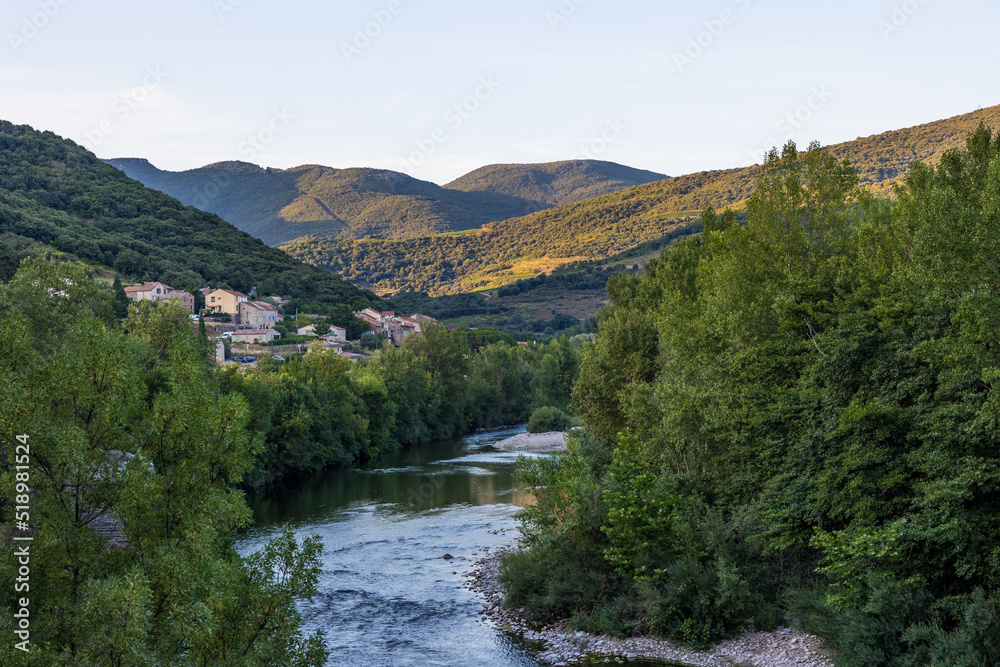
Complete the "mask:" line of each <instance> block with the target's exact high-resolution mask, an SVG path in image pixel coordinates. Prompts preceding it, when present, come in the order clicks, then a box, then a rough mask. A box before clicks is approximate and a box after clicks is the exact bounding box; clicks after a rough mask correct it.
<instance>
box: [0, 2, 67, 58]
mask: <svg viewBox="0 0 1000 667" xmlns="http://www.w3.org/2000/svg"><path fill="white" fill-rule="evenodd" d="M70 2H71V0H41V2H39V3H38V11H37V12H34V13H33V14H31V15H30V16H23V17H21V29H20V30H18V31H17V32H9V33H7V40H8V41H9V42H10V48H11V49H12V50H13V51H14V53H15V54H16V53H18V52H20V50H21V49H22V48H23V47H24V46H26V45H27V44H28V42H30V41H31V40H33V39H34V38H35V37H38V35H39V33H40V32H41V31H42V30H43V29H44V28H45V26H47V25H48V24H49V22H50V21H52V19H54V18H55V17H56V16H57V15H58V14H59V12H60V11H61V10H62V8H63V7H65V6H66V5H68V4H69V3H70Z"/></svg>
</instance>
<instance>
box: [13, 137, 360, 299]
mask: <svg viewBox="0 0 1000 667" xmlns="http://www.w3.org/2000/svg"><path fill="white" fill-rule="evenodd" d="M0 235H4V237H5V238H6V239H7V241H6V242H5V245H7V246H9V245H10V243H13V242H18V243H21V244H22V245H24V244H27V245H26V247H25V248H24V249H23V250H22V251H19V252H18V257H17V259H18V260H19V259H20V258H21V257H23V256H36V255H40V254H45V253H51V252H58V253H61V254H64V255H66V256H69V257H75V258H78V259H79V260H81V261H85V262H87V263H90V264H95V265H103V266H105V267H113V268H114V270H115V271H117V272H118V273H120V274H122V275H123V276H127V277H129V278H132V279H135V280H159V281H162V282H164V283H167V284H169V285H172V286H174V287H176V288H177V289H185V288H186V287H187V286H188V285H189V284H192V283H193V284H196V285H198V286H206V285H211V286H213V287H229V288H232V289H237V290H240V291H243V292H249V291H250V289H251V288H252V287H254V286H257V287H258V289H259V290H261V291H262V292H263V293H268V292H269V293H275V292H276V293H282V294H288V295H291V296H296V297H308V298H310V299H312V300H315V301H320V302H323V303H326V304H330V305H334V304H346V303H354V302H355V301H358V300H363V301H371V300H374V297H373V295H371V294H366V293H363V292H361V291H360V290H358V289H356V288H354V287H353V286H351V285H348V284H347V283H345V282H343V281H342V280H338V279H336V278H334V277H333V276H331V275H330V274H329V273H327V272H324V271H320V270H318V269H315V268H312V267H308V266H304V265H303V264H302V263H300V262H297V261H295V260H293V259H291V258H290V257H288V256H287V255H285V254H284V253H282V252H280V251H277V250H274V249H271V248H268V247H267V246H265V245H264V244H263V243H261V242H260V241H259V240H257V239H255V238H253V237H252V236H250V235H248V234H245V233H243V232H240V231H239V230H237V229H236V228H234V227H233V226H232V225H229V224H228V223H226V222H225V221H223V220H221V219H219V218H218V217H216V216H214V215H211V214H207V213H203V212H201V211H198V210H195V209H193V208H190V207H185V206H183V205H182V204H181V203H180V202H178V201H177V200H175V199H171V198H170V197H167V196H166V195H163V194H161V193H159V192H156V191H154V190H149V189H147V188H144V187H143V186H142V185H141V184H139V183H137V182H135V181H133V180H131V179H129V178H128V177H126V176H125V175H124V174H122V173H121V172H120V171H118V170H117V169H115V168H114V167H111V166H110V165H107V164H105V163H103V162H101V161H100V160H98V159H97V158H96V157H95V156H94V155H93V154H91V153H88V152H87V151H85V150H83V149H82V148H80V147H79V146H77V145H76V144H73V143H72V142H69V141H66V140H63V139H60V138H59V137H57V136H56V135H54V134H52V133H51V132H44V133H43V132H36V131H35V130H32V129H31V128H29V127H27V126H23V125H13V124H11V123H8V122H0ZM30 242H34V243H35V245H31V244H30ZM0 255H2V253H0ZM0 264H2V262H0Z"/></svg>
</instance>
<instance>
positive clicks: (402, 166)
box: [399, 76, 500, 172]
mask: <svg viewBox="0 0 1000 667" xmlns="http://www.w3.org/2000/svg"><path fill="white" fill-rule="evenodd" d="M499 88H500V82H499V81H497V80H496V79H494V78H493V76H481V77H479V85H478V86H476V89H475V90H474V91H473V92H472V94H471V95H468V96H467V97H466V98H465V99H463V100H461V101H460V102H456V103H455V104H453V105H452V106H451V108H449V109H448V110H447V111H445V112H444V114H443V115H442V117H441V118H442V120H443V121H444V122H445V125H446V126H447V127H443V126H442V127H437V128H435V129H434V130H433V131H431V133H430V134H429V135H428V136H427V137H425V138H423V139H420V140H418V141H415V142H414V144H415V145H416V147H417V148H416V150H415V151H413V152H411V153H410V154H409V155H408V156H406V157H401V158H400V159H399V170H400V171H404V172H412V171H413V170H414V169H416V168H418V167H422V166H423V165H424V164H426V163H427V160H429V159H430V158H431V156H433V155H434V154H435V153H437V151H438V148H440V147H441V146H442V145H444V144H446V143H447V142H448V140H449V139H450V138H451V136H450V135H449V134H448V129H449V128H450V129H451V130H452V131H455V130H458V129H459V128H460V127H462V126H463V125H464V124H465V123H466V121H468V120H469V119H470V118H472V116H473V114H475V113H476V112H477V111H479V109H480V107H482V105H483V103H484V102H486V100H488V99H490V98H491V97H493V94H494V93H496V91H497V89H499Z"/></svg>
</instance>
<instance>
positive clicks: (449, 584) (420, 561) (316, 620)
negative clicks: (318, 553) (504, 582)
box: [237, 428, 538, 667]
mask: <svg viewBox="0 0 1000 667" xmlns="http://www.w3.org/2000/svg"><path fill="white" fill-rule="evenodd" d="M523 431H524V429H523V428H520V429H511V430H505V431H495V432H489V433H482V434H477V435H473V436H469V437H466V438H462V439H460V440H454V441H449V442H441V443H434V444H430V445H425V446H421V447H417V448H413V449H411V450H408V451H405V452H401V453H398V454H394V455H392V456H389V457H386V459H385V460H383V461H381V462H380V463H379V464H378V465H377V466H374V467H371V468H368V469H351V470H344V469H341V470H330V471H326V472H324V473H321V474H319V475H316V476H315V477H313V478H310V479H306V480H301V481H298V482H295V483H293V484H289V485H287V487H286V488H284V489H282V490H281V491H280V492H276V493H271V494H269V495H267V496H264V497H259V498H257V499H256V500H255V501H254V502H253V503H252V504H251V507H252V509H253V511H254V516H255V523H254V526H253V527H252V528H250V529H249V530H247V531H245V532H244V533H243V534H242V536H241V538H240V541H239V543H238V544H237V549H238V550H239V551H240V552H241V553H247V552H250V551H255V550H257V549H259V548H260V547H261V546H263V544H264V543H265V542H266V541H267V540H268V539H269V538H270V537H272V536H274V535H275V534H276V533H277V532H278V531H279V530H280V529H281V527H282V526H283V525H284V524H285V523H288V524H290V525H291V526H292V528H293V529H294V531H295V533H296V535H297V536H298V537H299V539H302V538H303V537H305V536H307V535H312V534H318V535H319V536H320V537H321V538H322V540H323V546H324V550H323V555H322V573H321V575H320V579H319V584H318V589H319V593H318V595H317V596H316V597H314V598H313V599H312V601H311V602H305V603H302V604H300V607H299V609H300V612H301V613H302V616H303V629H304V630H305V631H306V632H309V633H311V632H313V631H315V630H318V629H322V630H323V631H324V632H325V633H326V641H327V647H328V648H329V650H330V660H329V663H328V664H330V665H352V666H353V665H357V666H359V667H361V666H364V667H367V666H373V667H374V666H379V665H393V666H396V665H458V666H461V665H490V666H491V667H494V666H495V667H506V666H508V665H537V664H538V662H537V661H536V660H535V659H534V656H535V655H536V653H537V649H536V647H532V646H531V645H528V644H526V643H524V642H522V641H520V640H519V639H518V638H517V637H515V636H512V635H510V634H508V633H505V632H503V631H502V630H500V629H498V628H496V627H495V626H493V625H492V624H490V623H487V622H485V621H483V620H482V619H481V618H480V616H479V614H478V610H479V609H480V607H481V606H482V599H481V598H480V597H478V596H477V595H476V594H474V593H472V592H470V591H469V590H467V589H466V588H464V587H463V583H464V582H465V581H466V579H465V578H464V577H463V575H464V574H465V573H467V572H468V571H469V570H470V569H471V567H472V565H473V563H474V562H475V560H476V559H477V557H479V555H481V554H482V553H484V549H485V548H487V547H489V548H490V549H495V548H497V547H499V546H502V545H506V544H509V543H510V542H512V541H513V540H514V539H515V537H516V531H517V525H518V524H517V521H516V520H515V519H514V513H515V512H516V511H517V510H518V508H519V507H522V506H524V504H525V503H527V502H530V496H528V495H527V494H525V493H523V492H521V491H518V490H516V489H515V488H514V480H513V473H514V467H515V463H516V461H517V456H518V455H517V454H514V453H510V452H503V451H499V450H497V449H496V448H494V447H493V444H494V443H496V442H498V441H500V440H503V439H505V438H509V437H511V436H512V435H514V434H516V433H521V432H523ZM445 554H449V555H451V556H452V558H451V559H450V560H446V559H443V558H442V556H444V555H445Z"/></svg>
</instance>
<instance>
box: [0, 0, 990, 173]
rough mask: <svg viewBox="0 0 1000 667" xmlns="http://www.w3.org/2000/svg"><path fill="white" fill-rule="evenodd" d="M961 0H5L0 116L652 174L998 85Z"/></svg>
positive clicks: (133, 138) (223, 140)
mask: <svg viewBox="0 0 1000 667" xmlns="http://www.w3.org/2000/svg"><path fill="white" fill-rule="evenodd" d="M998 24H1000V6H998V4H997V3H995V2H986V1H977V0H949V2H944V1H943V0H905V1H882V0H841V1H840V2H836V3H834V2H808V1H803V2H778V1H776V0H771V1H767V0H710V1H709V2H697V3H694V2H675V1H672V0H660V1H655V2H654V1H652V0H614V1H613V2H612V1H611V0H464V1H461V2H460V1H458V0H355V1H351V2H347V1H346V0H324V1H320V0H282V1H281V2H278V1H277V0H169V2H168V1H167V0H159V1H152V0H4V2H3V3H2V7H0V37H2V41H0V119H2V120H8V121H11V122H14V123H18V124H28V125H31V126H32V127H34V128H36V129H40V130H51V131H53V132H55V133H57V134H59V135H61V136H64V137H66V138H69V139H72V140H73V141H76V142H77V143H79V144H81V145H83V146H85V147H87V148H88V149H90V150H92V151H93V152H95V153H96V154H97V155H98V156H99V157H102V158H112V157H144V158H147V159H149V160H150V162H152V163H153V164H154V165H156V166H157V167H159V168H161V169H168V170H172V171H180V170H184V169H191V168H195V167H199V166H203V165H206V164H210V163H213V162H220V161H224V160H243V161H247V162H252V163H254V164H258V165H261V166H266V167H275V168H289V167H294V166H298V165H301V164H322V165H327V166H331V167H337V168H346V167H374V168H380V169H392V170H395V171H402V172H404V173H407V174H410V175H412V176H414V177H416V178H420V179H424V180H428V181H433V182H435V183H439V184H442V185H443V184H446V183H448V182H449V181H451V180H453V179H455V178H458V177H459V176H461V175H463V174H465V173H467V172H469V171H471V170H473V169H476V168H478V167H481V166H484V165H488V164H496V163H533V162H552V161H556V160H568V159H581V158H582V159H600V160H609V161H612V162H619V163H622V164H627V165H629V166H632V167H638V168H642V169H648V170H651V171H655V172H658V173H662V174H667V175H671V176H678V175H682V174H687V173H692V172H697V171H702V170H709V169H720V168H728V167H739V166H744V165H748V164H752V163H755V162H759V161H760V160H761V158H762V156H763V155H764V153H765V152H766V151H767V149H769V148H770V147H772V146H779V147H780V146H781V145H783V144H784V143H785V142H786V141H787V140H789V139H791V140H794V141H796V142H797V143H798V144H799V145H800V146H804V145H806V144H808V143H809V142H810V141H813V140H818V141H819V142H821V143H822V144H834V143H838V142H841V141H849V140H852V139H855V138H857V137H864V136H869V135H872V134H877V133H880V132H883V131H886V130H892V129H898V128H902V127H910V126H913V125H919V124H921V123H926V122H931V121H934V120H939V119H942V118H948V117H951V116H955V115H959V114H963V113H968V112H970V111H974V110H976V109H977V108H981V107H988V106H993V105H996V104H1000V91H998V90H997V88H996V85H995V82H996V66H997V64H998V61H1000V59H998V55H1000V42H998V41H997V40H996V38H995V35H994V32H995V27H996V26H997V25H998Z"/></svg>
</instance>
